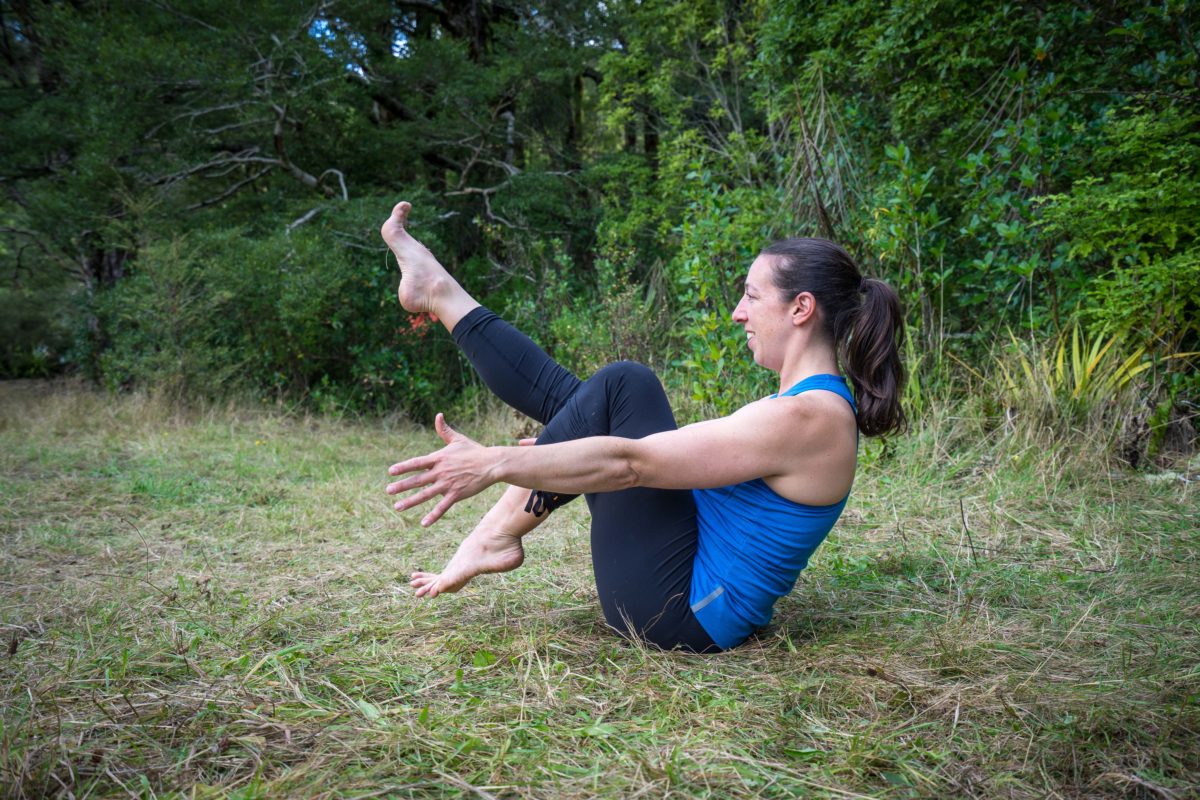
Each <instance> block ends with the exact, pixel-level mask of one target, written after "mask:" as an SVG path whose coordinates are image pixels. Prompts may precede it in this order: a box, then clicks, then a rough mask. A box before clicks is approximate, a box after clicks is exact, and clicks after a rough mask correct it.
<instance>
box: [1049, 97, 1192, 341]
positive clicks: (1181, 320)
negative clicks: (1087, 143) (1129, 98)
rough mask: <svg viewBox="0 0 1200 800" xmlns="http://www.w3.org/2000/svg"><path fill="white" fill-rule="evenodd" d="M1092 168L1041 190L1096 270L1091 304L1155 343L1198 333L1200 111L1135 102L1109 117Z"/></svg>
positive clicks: (1071, 252)
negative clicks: (1052, 191)
mask: <svg viewBox="0 0 1200 800" xmlns="http://www.w3.org/2000/svg"><path fill="white" fill-rule="evenodd" d="M1099 138H1100V144H1099V145H1098V146H1097V147H1096V148H1095V150H1094V151H1093V153H1092V159H1093V167H1092V169H1093V174H1092V175H1090V176H1088V177H1082V178H1080V179H1079V180H1077V181H1076V182H1075V183H1074V185H1073V186H1072V187H1071V191H1070V192H1069V193H1066V194H1058V195H1051V196H1048V197H1046V198H1044V202H1045V203H1046V207H1045V209H1044V211H1043V217H1044V219H1045V222H1046V226H1045V227H1046V230H1047V231H1050V232H1052V233H1055V234H1058V235H1061V236H1062V237H1063V239H1064V242H1065V244H1066V245H1067V247H1068V251H1067V260H1069V261H1071V262H1073V263H1075V264H1079V265H1086V266H1089V267H1091V268H1092V269H1090V270H1089V271H1090V272H1093V274H1098V277H1097V279H1096V280H1095V281H1094V282H1093V283H1092V284H1091V286H1090V287H1089V289H1088V299H1089V307H1088V311H1089V313H1090V316H1091V317H1092V319H1094V320H1095V321H1096V322H1098V323H1099V324H1100V326H1101V327H1102V328H1103V329H1104V330H1108V331H1121V332H1124V331H1129V332H1131V333H1133V335H1135V336H1136V337H1138V339H1140V340H1141V341H1143V342H1145V343H1147V345H1150V346H1156V347H1166V348H1170V347H1174V346H1178V345H1179V344H1181V343H1183V342H1189V343H1195V342H1197V341H1200V338H1198V337H1200V322H1198V320H1200V113H1196V112H1194V111H1191V110H1185V109H1181V108H1177V107H1175V106H1172V105H1168V106H1166V107H1165V108H1156V107H1153V106H1149V105H1143V104H1135V105H1132V106H1130V107H1127V108H1123V109H1114V110H1112V111H1110V112H1109V113H1108V114H1107V115H1106V116H1105V118H1104V120H1103V122H1102V125H1101V130H1100V133H1099Z"/></svg>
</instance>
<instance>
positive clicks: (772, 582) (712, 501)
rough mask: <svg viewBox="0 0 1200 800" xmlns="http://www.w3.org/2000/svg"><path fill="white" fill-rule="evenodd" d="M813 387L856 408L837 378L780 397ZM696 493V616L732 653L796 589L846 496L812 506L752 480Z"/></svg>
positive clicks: (805, 383)
mask: <svg viewBox="0 0 1200 800" xmlns="http://www.w3.org/2000/svg"><path fill="white" fill-rule="evenodd" d="M811 389H825V390H827V391H830V392H834V393H835V394H838V395H841V396H842V397H844V398H846V402H848V403H849V404H850V407H851V408H855V405H854V398H853V397H852V396H851V394H850V389H849V387H847V386H846V380H845V379H844V378H842V377H841V376H839V375H812V376H810V377H808V378H805V379H804V380H802V381H800V382H799V383H797V384H796V385H795V386H793V387H792V388H790V389H788V390H787V391H786V392H784V393H783V394H784V395H785V396H790V395H797V394H800V393H801V392H806V391H809V390H811ZM776 396H777V395H772V397H776ZM856 411H857V409H856ZM692 495H693V496H694V497H695V498H696V519H697V523H698V527H699V545H698V547H697V549H696V560H695V562H694V564H693V567H692V590H691V595H690V602H691V606H692V612H693V613H694V614H695V615H696V619H697V620H699V621H700V624H701V625H702V626H703V627H704V630H705V631H706V632H707V633H708V635H709V636H710V637H712V640H713V641H714V642H715V643H716V644H717V645H719V646H720V647H721V648H723V649H729V648H730V647H735V646H737V645H739V644H741V643H742V642H744V641H745V640H746V639H747V637H749V636H750V634H751V633H753V632H754V631H755V630H757V629H758V628H761V627H762V626H764V625H766V624H767V623H768V622H770V621H771V615H772V613H773V612H774V610H775V601H776V600H778V599H779V598H780V597H783V596H784V595H785V594H787V593H788V592H790V591H791V590H792V587H793V586H794V585H795V584H796V578H797V577H799V575H800V570H802V569H804V567H805V566H806V565H807V564H808V559H809V556H811V555H812V554H813V551H815V550H816V549H817V546H818V545H820V544H821V542H822V541H824V540H825V536H826V535H827V534H828V533H829V530H830V528H832V527H833V523H835V522H837V519H838V517H839V516H840V515H841V513H842V509H843V508H845V507H846V499H847V498H848V497H849V494H847V495H846V497H843V498H842V499H841V500H840V501H839V502H837V503H834V504H832V505H828V506H809V505H804V504H803V503H795V502H792V501H791V500H788V499H787V498H785V497H781V496H780V495H778V494H776V493H775V491H774V490H773V489H771V487H769V486H767V484H766V482H765V481H764V480H763V479H762V478H755V479H754V480H751V481H746V482H745V483H737V484H734V485H732V486H722V487H720V488H716V489H694V490H693V491H692Z"/></svg>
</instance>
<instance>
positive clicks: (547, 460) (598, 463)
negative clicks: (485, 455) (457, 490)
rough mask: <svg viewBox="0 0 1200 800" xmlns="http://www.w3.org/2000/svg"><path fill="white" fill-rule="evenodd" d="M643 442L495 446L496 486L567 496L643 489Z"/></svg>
mask: <svg viewBox="0 0 1200 800" xmlns="http://www.w3.org/2000/svg"><path fill="white" fill-rule="evenodd" d="M638 449H639V448H638V447H637V440H634V439H622V438H619V437H616V436H592V437H588V438H586V439H576V440H573V441H570V442H560V443H557V444H548V445H539V446H537V447H492V448H489V456H490V457H491V461H492V465H493V466H492V477H493V478H494V479H495V482H497V483H499V482H501V481H502V482H504V483H510V484H514V485H517V486H535V487H537V488H538V489H541V490H542V491H552V492H561V493H563V494H583V493H585V492H614V491H619V490H621V489H629V488H631V487H633V486H640V485H643V480H644V478H645V476H644V475H642V474H640V473H639V466H638V464H639V462H638Z"/></svg>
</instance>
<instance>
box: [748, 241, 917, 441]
mask: <svg viewBox="0 0 1200 800" xmlns="http://www.w3.org/2000/svg"><path fill="white" fill-rule="evenodd" d="M762 252H763V255H769V256H773V257H774V266H775V284H776V286H778V287H779V289H780V291H781V292H782V293H783V297H784V299H787V300H790V299H791V298H793V297H795V296H796V295H798V294H800V293H801V292H810V293H812V296H813V297H814V298H816V301H817V306H818V308H820V310H821V318H822V321H823V327H824V330H825V333H826V334H827V335H828V336H829V339H830V341H832V342H833V343H834V347H835V349H836V351H837V354H838V358H839V360H840V361H841V364H842V368H843V369H844V370H845V371H846V375H847V377H848V378H849V379H850V385H851V386H852V387H853V388H854V398H855V401H856V402H857V404H858V429H859V431H860V432H862V434H863V435H864V436H882V435H883V434H886V433H892V432H895V431H901V430H903V429H904V428H905V427H906V426H907V424H908V423H907V420H906V419H905V416H904V409H902V408H901V407H900V393H901V392H902V391H903V389H904V378H905V376H904V363H903V362H902V361H901V360H900V350H899V343H900V341H901V340H902V339H903V337H904V315H903V314H902V313H901V311H900V298H899V296H897V294H896V290H895V289H893V288H892V287H891V286H888V285H887V284H886V283H884V282H883V281H881V280H877V279H875V278H864V277H862V274H861V273H860V272H859V270H858V265H857V264H855V263H854V259H853V258H851V257H850V254H849V253H847V252H846V251H845V250H844V249H842V248H841V247H839V246H838V245H836V244H834V243H833V242H830V241H828V240H826V239H784V240H783V241H780V242H775V243H774V244H772V245H771V246H769V247H767V248H766V249H764V250H763V251H762Z"/></svg>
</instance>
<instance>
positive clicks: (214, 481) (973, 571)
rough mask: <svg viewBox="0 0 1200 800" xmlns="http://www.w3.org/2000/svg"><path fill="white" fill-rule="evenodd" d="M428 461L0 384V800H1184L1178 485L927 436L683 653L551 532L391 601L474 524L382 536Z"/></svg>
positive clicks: (583, 527) (1189, 732)
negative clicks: (460, 587)
mask: <svg viewBox="0 0 1200 800" xmlns="http://www.w3.org/2000/svg"><path fill="white" fill-rule="evenodd" d="M511 426H512V422H511V419H510V418H509V417H506V416H503V415H497V414H491V415H483V416H481V417H480V418H479V419H478V420H477V421H474V422H470V423H467V424H463V423H461V422H460V427H461V428H462V429H463V430H464V432H466V433H469V434H470V435H472V436H476V437H477V438H481V439H483V440H485V441H502V440H506V439H508V438H510V437H511V436H512V434H513V431H512V430H510V428H511ZM434 441H435V440H434V436H433V433H432V431H430V430H427V429H425V428H421V427H417V426H414V425H411V424H409V423H405V422H402V421H397V420H380V419H374V420H345V419H335V418H330V417H312V416H306V415H304V414H303V413H298V412H295V411H288V410H287V409H265V410H264V409H254V408H247V407H244V406H233V407H228V408H226V407H211V408H208V409H206V410H203V411H194V410H193V411H190V412H182V411H177V410H174V409H172V408H171V407H169V406H168V405H167V404H165V403H163V402H158V401H155V400H152V399H147V398H144V397H139V396H118V397H113V396H108V395H104V394H97V393H94V392H91V391H89V390H86V389H82V388H79V387H73V386H70V385H66V384H47V383H7V384H0V537H2V541H0V626H2V627H0V631H2V634H3V640H2V642H0V644H2V645H3V646H5V652H4V653H0V703H2V709H3V711H2V713H3V716H2V719H0V722H2V728H0V785H2V786H4V794H5V795H7V796H12V797H43V796H63V797H69V796H74V797H103V796H127V795H138V796H145V797H155V796H158V797H161V796H164V795H167V796H169V795H172V794H179V795H186V796H189V797H191V796H196V797H206V796H236V797H260V796H261V797H295V796H311V797H375V796H392V797H409V796H421V797H444V796H461V797H590V796H608V797H632V796H636V795H640V794H646V795H648V796H655V797H662V796H670V797H720V798H726V797H791V796H804V797H818V798H820V797H830V798H835V797H836V798H844V797H896V798H907V797H931V798H932V797H937V798H944V797H1046V796H1059V797H1146V798H1151V797H1155V798H1183V797H1195V796H1197V795H1196V786H1197V784H1198V782H1200V669H1198V668H1197V664H1198V663H1200V626H1198V617H1200V581H1197V579H1196V574H1197V566H1198V564H1200V534H1198V533H1197V531H1198V530H1200V524H1198V520H1197V503H1196V484H1195V483H1194V482H1193V480H1192V479H1193V478H1194V473H1195V472H1196V467H1195V465H1196V463H1197V462H1196V461H1194V460H1193V461H1192V462H1190V463H1189V462H1187V460H1186V459H1183V460H1181V461H1180V462H1179V463H1178V464H1177V465H1176V466H1175V467H1174V468H1172V469H1169V470H1168V469H1165V468H1163V467H1161V466H1159V467H1154V468H1151V469H1149V470H1143V471H1132V470H1129V469H1126V468H1122V467H1120V466H1119V465H1113V464H1111V463H1108V462H1104V461H1098V460H1096V458H1095V454H1093V453H1087V452H1082V451H1080V450H1079V448H1078V447H1076V446H1075V445H1072V444H1071V443H1070V442H1055V441H1053V440H1037V439H1030V438H1028V437H1027V438H1025V439H1022V438H1021V437H1019V436H1017V435H1016V434H1015V433H1011V432H1009V431H1007V430H1006V429H1005V428H1004V427H1003V426H1000V427H995V428H989V426H988V424H987V422H986V421H976V423H972V424H969V425H968V424H965V423H963V422H962V420H956V419H953V418H951V417H946V418H945V419H941V420H939V419H936V418H933V419H927V420H924V421H923V422H922V423H921V424H919V425H918V426H917V427H916V429H915V430H914V432H913V433H912V434H910V435H909V436H908V437H906V438H905V439H902V440H900V441H898V442H897V443H895V444H894V445H893V446H892V447H891V448H889V449H887V450H883V449H880V448H879V447H877V446H874V445H872V446H871V447H869V448H868V449H865V450H864V451H863V455H862V470H861V473H860V477H859V480H858V483H857V485H856V487H855V490H854V493H853V496H852V499H851V501H850V504H849V506H848V509H847V512H846V514H845V515H844V517H843V519H842V521H841V522H840V523H839V524H838V526H837V528H836V529H835V530H834V532H833V534H832V535H831V537H830V540H829V541H828V542H827V543H826V544H825V545H824V546H823V548H822V549H821V550H820V551H819V552H818V553H817V555H816V557H815V558H814V559H813V563H812V565H811V566H810V568H809V569H808V570H807V571H806V572H805V574H804V575H802V577H801V580H800V582H799V583H798V585H797V587H796V589H795V590H794V591H793V593H792V594H791V595H790V596H789V597H787V598H785V599H784V600H783V601H781V602H780V604H779V606H778V609H777V613H776V617H775V621H774V622H773V623H772V625H771V627H770V628H768V629H767V630H765V631H764V632H762V634H761V635H760V636H759V637H757V638H756V639H754V640H752V641H751V642H750V643H749V644H747V645H745V646H743V647H741V648H738V649H737V650H735V651H733V652H730V653H727V654H723V655H719V656H715V657H712V656H708V657H705V656H693V655H684V654H677V653H661V652H656V651H653V650H649V649H646V648H644V647H639V646H635V645H631V644H629V643H626V642H624V641H622V640H620V639H618V638H616V637H615V636H613V635H612V634H611V633H610V632H609V631H607V630H606V628H605V626H604V624H603V621H602V618H601V615H600V611H599V608H598V606H597V603H596V598H595V591H594V588H593V585H592V582H591V579H590V574H589V566H588V552H587V519H586V510H585V509H584V508H583V507H582V505H581V504H574V505H573V506H570V507H568V508H566V509H562V510H560V511H558V512H556V513H555V515H554V517H553V518H552V519H551V520H550V521H549V522H548V523H547V524H546V525H545V526H543V528H541V529H540V530H538V531H537V532H535V534H533V536H531V537H530V538H529V539H528V541H527V548H526V549H527V553H528V557H527V560H526V563H525V566H523V567H522V568H521V569H520V570H519V571H518V572H514V573H509V574H506V575H499V576H485V577H482V578H479V579H477V580H476V581H475V582H474V583H473V584H472V585H471V586H469V587H468V588H467V589H466V590H464V591H463V592H462V593H461V594H459V595H452V596H443V597H439V598H438V599H437V600H435V601H432V602H425V601H419V600H417V599H416V598H414V597H413V596H412V594H411V592H410V590H409V589H408V587H407V576H408V574H409V573H410V572H411V571H412V570H413V569H414V568H430V567H436V566H438V565H440V564H441V563H442V562H443V561H444V560H445V559H446V558H448V557H449V555H450V554H451V553H452V552H453V550H454V547H455V545H456V544H457V542H458V540H459V539H460V538H461V537H462V536H464V535H465V534H466V532H467V531H468V530H469V529H470V527H471V525H472V523H473V522H474V520H475V518H477V517H478V515H479V514H481V513H482V511H483V509H484V507H485V503H486V502H487V501H488V500H489V499H493V498H494V496H495V495H494V494H493V495H489V496H486V497H480V498H475V499H473V500H472V501H469V502H466V503H463V504H461V505H460V506H458V507H456V508H455V509H454V510H453V511H452V512H451V514H450V515H449V516H448V517H447V518H446V519H445V520H443V521H442V522H440V523H439V524H438V525H436V526H434V527H433V528H432V529H429V530H425V529H422V528H421V527H420V526H419V525H418V524H417V520H418V519H419V512H418V511H414V512H412V513H411V514H410V515H409V516H405V517H401V516H398V515H395V514H394V513H393V512H391V511H390V502H389V499H388V498H387V496H386V495H384V493H383V486H384V485H385V483H386V481H387V476H386V473H385V470H386V468H387V466H388V465H389V464H391V463H393V462H394V461H396V460H398V458H399V457H400V456H402V455H406V454H411V453H414V452H422V451H424V450H428V449H430V448H431V447H432V446H433V445H434ZM1085 450H1086V449H1085Z"/></svg>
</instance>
